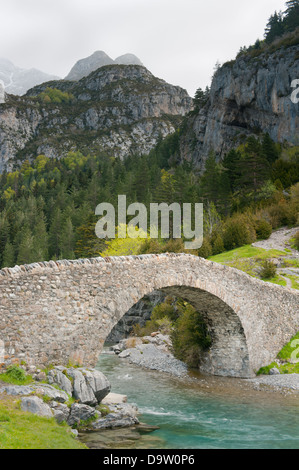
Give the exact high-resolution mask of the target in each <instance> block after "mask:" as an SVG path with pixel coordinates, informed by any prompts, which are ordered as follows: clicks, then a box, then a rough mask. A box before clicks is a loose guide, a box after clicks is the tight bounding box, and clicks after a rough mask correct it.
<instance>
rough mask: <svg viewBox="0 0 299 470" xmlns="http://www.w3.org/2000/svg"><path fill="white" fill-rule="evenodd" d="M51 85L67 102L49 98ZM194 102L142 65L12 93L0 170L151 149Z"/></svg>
mask: <svg viewBox="0 0 299 470" xmlns="http://www.w3.org/2000/svg"><path fill="white" fill-rule="evenodd" d="M49 87H50V88H52V89H57V90H60V91H61V92H62V93H63V94H64V96H62V100H61V102H57V101H59V99H58V100H56V99H54V100H53V99H52V98H50V97H47V96H46V98H47V100H45V94H47V88H49ZM43 92H45V93H43ZM41 93H42V95H41ZM65 97H66V98H67V99H65ZM58 98H59V97H58ZM192 103H193V102H192V99H191V98H190V97H189V95H188V93H187V92H186V91H185V90H183V89H182V88H180V87H176V86H173V85H169V84H168V83H166V82H165V81H163V80H160V79H158V78H156V77H154V76H153V75H152V74H151V73H150V72H149V71H148V70H147V69H146V68H145V67H141V66H137V65H110V66H105V67H102V68H100V69H98V70H96V71H95V72H93V73H91V74H90V75H89V76H88V77H85V78H83V79H81V80H80V81H78V82H73V81H66V80H61V81H52V82H49V83H45V84H42V85H40V86H37V87H35V88H33V89H32V90H30V91H29V92H28V93H27V94H26V95H25V96H24V97H16V96H10V95H8V96H7V99H6V102H5V103H4V104H1V105H0V171H3V169H4V168H5V167H8V168H9V167H11V164H12V163H13V162H14V161H15V160H16V159H20V160H24V159H27V158H29V159H30V158H31V157H35V156H37V155H39V154H45V155H46V156H49V157H58V158H59V157H61V156H63V155H65V154H66V153H67V152H69V151H76V150H80V151H82V152H85V153H92V152H96V153H99V152H101V151H105V152H108V153H110V154H111V156H115V157H120V158H123V157H125V156H127V155H129V154H132V153H139V154H142V153H148V152H149V151H150V150H151V149H152V148H153V147H154V146H155V144H156V143H157V141H158V139H159V138H160V137H161V136H162V137H165V136H167V135H168V134H170V133H172V132H173V131H174V130H175V128H176V126H177V125H178V124H179V123H180V121H181V118H182V116H184V115H185V114H186V113H188V112H189V111H190V110H191V109H192Z"/></svg>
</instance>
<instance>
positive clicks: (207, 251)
mask: <svg viewBox="0 0 299 470" xmlns="http://www.w3.org/2000/svg"><path fill="white" fill-rule="evenodd" d="M197 253H198V256H199V257H200V258H206V259H207V258H209V257H210V256H212V254H213V249H212V245H211V243H210V241H209V239H208V238H204V239H203V242H202V245H201V247H200V248H199V250H198V252H197Z"/></svg>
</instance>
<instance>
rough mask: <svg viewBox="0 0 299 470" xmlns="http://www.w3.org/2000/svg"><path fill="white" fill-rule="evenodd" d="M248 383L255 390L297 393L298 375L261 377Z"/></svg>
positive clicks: (298, 387)
mask: <svg viewBox="0 0 299 470" xmlns="http://www.w3.org/2000/svg"><path fill="white" fill-rule="evenodd" d="M248 382H250V383H251V384H253V385H254V388H255V389H257V390H265V389H266V388H267V389H269V391H280V392H281V391H283V392H290V391H292V392H299V374H283V375H263V376H260V377H256V378H255V379H249V380H248Z"/></svg>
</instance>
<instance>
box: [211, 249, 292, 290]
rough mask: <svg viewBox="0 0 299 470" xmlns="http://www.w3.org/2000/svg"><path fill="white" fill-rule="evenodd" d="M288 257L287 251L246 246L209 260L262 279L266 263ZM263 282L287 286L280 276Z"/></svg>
mask: <svg viewBox="0 0 299 470" xmlns="http://www.w3.org/2000/svg"><path fill="white" fill-rule="evenodd" d="M286 255H287V253H286V252H285V251H279V250H264V249H263V248H257V247H254V246H252V245H245V246H242V247H240V248H236V249H234V250H231V251H226V252H224V253H220V254H219V255H216V256H211V257H210V258H209V260H210V261H214V262H216V263H220V264H225V265H227V266H230V267H231V268H236V269H239V270H240V271H243V272H245V273H247V274H249V275H250V276H252V277H256V278H258V279H260V275H259V273H260V270H261V268H262V266H263V262H264V261H266V260H268V259H271V258H281V257H283V256H286ZM263 281H265V282H272V283H273V284H278V285H281V286H286V281H285V280H284V279H283V278H282V277H280V276H279V275H275V276H274V277H272V278H271V279H263Z"/></svg>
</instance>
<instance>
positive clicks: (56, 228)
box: [49, 207, 63, 259]
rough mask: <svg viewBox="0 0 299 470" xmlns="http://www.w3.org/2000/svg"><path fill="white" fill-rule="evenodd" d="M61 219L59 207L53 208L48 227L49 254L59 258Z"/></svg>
mask: <svg viewBox="0 0 299 470" xmlns="http://www.w3.org/2000/svg"><path fill="white" fill-rule="evenodd" d="M62 226H63V220H62V212H61V210H60V208H59V207H58V208H56V209H55V210H54V213H53V216H52V222H51V225H50V229H49V256H50V259H52V258H56V259H57V258H59V255H60V246H61V244H60V240H61V232H62Z"/></svg>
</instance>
